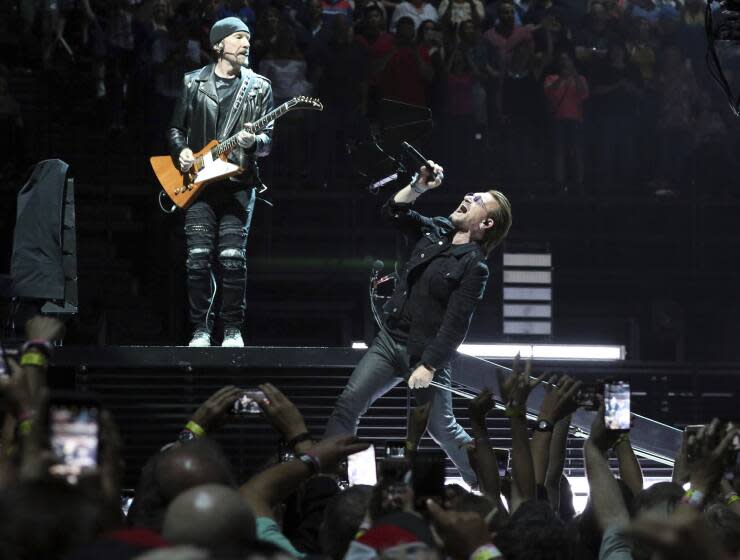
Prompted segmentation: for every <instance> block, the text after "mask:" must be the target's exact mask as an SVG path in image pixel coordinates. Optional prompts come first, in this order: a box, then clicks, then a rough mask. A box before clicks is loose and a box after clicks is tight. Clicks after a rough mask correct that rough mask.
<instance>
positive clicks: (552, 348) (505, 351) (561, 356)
mask: <svg viewBox="0 0 740 560" xmlns="http://www.w3.org/2000/svg"><path fill="white" fill-rule="evenodd" d="M458 352H460V353H461V354H466V355H468V356H475V357H476V358H509V359H510V358H513V357H514V356H516V355H517V354H519V355H520V356H521V357H522V358H532V359H533V360H604V361H608V360H624V359H625V349H624V346H606V345H596V344H579V345H574V344H462V345H460V348H458Z"/></svg>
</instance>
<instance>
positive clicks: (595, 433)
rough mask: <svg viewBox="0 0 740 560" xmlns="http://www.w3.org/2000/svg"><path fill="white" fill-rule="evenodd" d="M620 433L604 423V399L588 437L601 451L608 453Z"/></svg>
mask: <svg viewBox="0 0 740 560" xmlns="http://www.w3.org/2000/svg"><path fill="white" fill-rule="evenodd" d="M620 435H621V434H620V433H619V432H616V431H611V430H607V429H606V424H605V423H604V401H603V400H602V401H601V405H600V406H599V410H598V411H597V412H596V416H595V417H594V421H593V422H592V423H591V433H590V434H589V436H588V438H589V439H590V440H591V441H592V442H593V444H594V445H595V446H596V447H597V449H598V450H599V451H601V452H602V453H606V451H607V450H609V449H610V448H611V447H613V446H614V444H615V443H616V441H617V440H618V439H619V436H620Z"/></svg>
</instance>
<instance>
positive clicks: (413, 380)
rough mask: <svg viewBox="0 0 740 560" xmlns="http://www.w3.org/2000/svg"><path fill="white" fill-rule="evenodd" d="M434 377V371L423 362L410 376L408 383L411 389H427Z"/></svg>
mask: <svg viewBox="0 0 740 560" xmlns="http://www.w3.org/2000/svg"><path fill="white" fill-rule="evenodd" d="M433 378H434V372H433V371H432V370H430V369H427V367H426V366H424V365H423V364H422V365H420V366H419V367H417V368H416V369H415V370H414V373H412V374H411V377H409V381H408V385H409V388H411V389H426V388H427V387H429V384H430V383H431V382H432V379H433Z"/></svg>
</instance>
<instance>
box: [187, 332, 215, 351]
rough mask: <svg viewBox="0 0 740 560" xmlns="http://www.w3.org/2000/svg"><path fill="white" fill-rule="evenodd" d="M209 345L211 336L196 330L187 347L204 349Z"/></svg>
mask: <svg viewBox="0 0 740 560" xmlns="http://www.w3.org/2000/svg"><path fill="white" fill-rule="evenodd" d="M210 345H211V335H210V334H209V333H208V331H203V330H197V331H195V333H193V338H192V339H191V340H190V343H189V344H188V346H192V347H196V348H205V347H206V346H210Z"/></svg>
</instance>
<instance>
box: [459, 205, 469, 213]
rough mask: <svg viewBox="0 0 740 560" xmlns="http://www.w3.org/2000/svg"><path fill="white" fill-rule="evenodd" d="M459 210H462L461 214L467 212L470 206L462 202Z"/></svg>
mask: <svg viewBox="0 0 740 560" xmlns="http://www.w3.org/2000/svg"><path fill="white" fill-rule="evenodd" d="M457 211H458V212H460V214H467V212H468V207H467V206H465V204H461V205H460V208H458V209H457Z"/></svg>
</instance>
